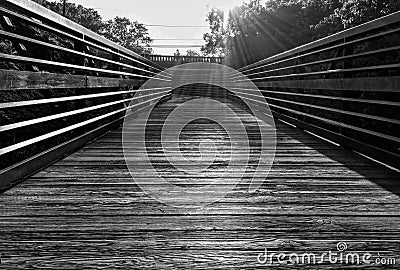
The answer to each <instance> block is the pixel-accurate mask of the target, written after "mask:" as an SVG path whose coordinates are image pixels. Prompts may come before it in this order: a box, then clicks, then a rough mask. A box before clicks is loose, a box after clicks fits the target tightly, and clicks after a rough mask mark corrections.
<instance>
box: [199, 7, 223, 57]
mask: <svg viewBox="0 0 400 270" xmlns="http://www.w3.org/2000/svg"><path fill="white" fill-rule="evenodd" d="M207 21H208V23H209V24H210V32H209V33H206V34H204V35H203V39H204V41H205V43H206V44H205V45H204V46H203V47H202V48H201V51H202V52H203V54H204V55H211V56H222V55H223V54H224V49H225V42H224V38H225V29H224V12H223V11H222V10H220V9H217V8H211V10H210V11H209V12H208V15H207Z"/></svg>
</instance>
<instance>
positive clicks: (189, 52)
mask: <svg viewBox="0 0 400 270" xmlns="http://www.w3.org/2000/svg"><path fill="white" fill-rule="evenodd" d="M186 56H200V54H199V53H198V52H197V51H195V50H187V51H186Z"/></svg>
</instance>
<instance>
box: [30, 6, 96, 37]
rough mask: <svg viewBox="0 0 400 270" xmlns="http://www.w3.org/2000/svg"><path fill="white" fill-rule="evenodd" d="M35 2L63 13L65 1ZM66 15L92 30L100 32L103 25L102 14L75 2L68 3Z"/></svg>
mask: <svg viewBox="0 0 400 270" xmlns="http://www.w3.org/2000/svg"><path fill="white" fill-rule="evenodd" d="M33 1H34V2H36V3H38V4H40V5H42V6H44V7H45V8H48V9H50V10H52V11H54V12H56V13H58V14H60V15H63V14H62V13H63V3H62V1H60V2H49V1H47V0H33ZM65 17H66V18H68V19H70V20H71V21H74V22H76V23H77V24H80V25H82V26H83V27H85V28H88V29H90V30H92V31H93V32H95V33H99V32H100V30H101V28H102V27H103V20H102V18H101V16H100V14H99V13H98V12H97V11H96V10H94V9H92V8H86V7H84V6H82V5H76V4H74V3H69V2H67V3H66V14H65Z"/></svg>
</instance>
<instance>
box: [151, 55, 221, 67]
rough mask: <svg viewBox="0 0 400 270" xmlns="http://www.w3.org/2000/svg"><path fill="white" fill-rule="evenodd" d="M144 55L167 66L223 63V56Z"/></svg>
mask: <svg viewBox="0 0 400 270" xmlns="http://www.w3.org/2000/svg"><path fill="white" fill-rule="evenodd" d="M146 57H147V58H148V59H149V60H150V61H152V62H155V63H158V64H160V65H162V66H167V67H171V66H174V65H179V64H187V63H216V64H223V63H224V57H207V56H171V55H148V56H146Z"/></svg>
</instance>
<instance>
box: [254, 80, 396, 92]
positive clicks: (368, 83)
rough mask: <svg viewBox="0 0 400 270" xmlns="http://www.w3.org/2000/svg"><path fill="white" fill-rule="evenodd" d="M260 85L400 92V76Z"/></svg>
mask: <svg viewBox="0 0 400 270" xmlns="http://www.w3.org/2000/svg"><path fill="white" fill-rule="evenodd" d="M256 85H257V86H258V87H276V88H288V89H290V88H296V89H323V90H343V91H346V90H347V91H350V90H351V91H362V92H364V91H373V92H399V91H400V90H399V89H400V77H399V76H391V77H372V78H371V77H370V78H344V79H313V80H286V81H280V80H276V81H275V80H274V81H262V82H256Z"/></svg>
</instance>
